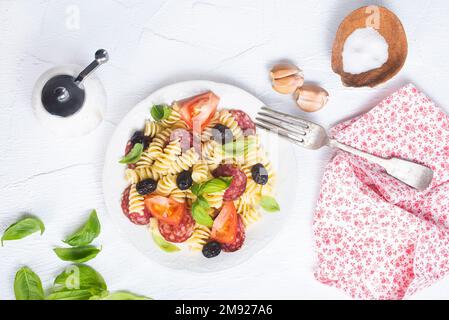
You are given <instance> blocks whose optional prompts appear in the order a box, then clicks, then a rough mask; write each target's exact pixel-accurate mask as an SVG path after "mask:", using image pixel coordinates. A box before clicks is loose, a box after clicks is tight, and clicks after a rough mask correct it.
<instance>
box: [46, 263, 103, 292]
mask: <svg viewBox="0 0 449 320" xmlns="http://www.w3.org/2000/svg"><path fill="white" fill-rule="evenodd" d="M107 288H108V287H107V285H106V282H105V281H104V279H103V277H102V276H101V274H99V273H98V272H97V271H95V270H94V269H92V268H91V267H89V266H86V265H84V264H76V265H71V266H69V267H67V268H66V269H65V270H64V271H63V272H62V273H61V274H60V275H58V276H57V277H56V279H55V281H54V284H53V291H55V292H58V291H67V290H88V289H90V290H91V291H92V292H94V293H95V294H100V293H101V292H103V291H104V290H107Z"/></svg>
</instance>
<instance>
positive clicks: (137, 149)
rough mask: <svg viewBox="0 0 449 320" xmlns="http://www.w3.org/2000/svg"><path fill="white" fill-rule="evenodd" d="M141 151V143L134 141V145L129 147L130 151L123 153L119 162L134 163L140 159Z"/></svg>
mask: <svg viewBox="0 0 449 320" xmlns="http://www.w3.org/2000/svg"><path fill="white" fill-rule="evenodd" d="M142 152H143V144H142V143H136V144H135V145H134V147H133V148H132V149H131V151H130V152H128V154H127V155H125V156H124V157H123V158H122V159H121V160H120V161H119V162H120V163H122V164H130V163H136V162H137V161H139V160H140V157H141V156H142Z"/></svg>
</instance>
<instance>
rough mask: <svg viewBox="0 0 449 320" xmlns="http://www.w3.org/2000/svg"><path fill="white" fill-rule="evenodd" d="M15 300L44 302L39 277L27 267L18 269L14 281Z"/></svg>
mask: <svg viewBox="0 0 449 320" xmlns="http://www.w3.org/2000/svg"><path fill="white" fill-rule="evenodd" d="M14 294H15V295H16V300H44V289H43V288H42V282H41V279H40V278H39V276H38V275H37V274H36V273H34V272H33V270H31V269H30V268H28V267H23V268H21V269H19V271H17V273H16V278H15V279H14Z"/></svg>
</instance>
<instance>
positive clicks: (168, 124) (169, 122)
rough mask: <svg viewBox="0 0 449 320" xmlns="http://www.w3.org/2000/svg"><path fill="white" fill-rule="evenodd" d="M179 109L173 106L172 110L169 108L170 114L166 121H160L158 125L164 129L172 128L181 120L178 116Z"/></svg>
mask: <svg viewBox="0 0 449 320" xmlns="http://www.w3.org/2000/svg"><path fill="white" fill-rule="evenodd" d="M178 111H179V109H178V106H177V105H176V104H175V105H174V106H173V107H172V108H171V113H170V115H169V116H168V118H167V119H164V120H161V121H160V123H161V124H162V125H163V126H164V127H171V126H173V125H174V124H175V123H179V122H180V120H181V115H180V114H179V112H178Z"/></svg>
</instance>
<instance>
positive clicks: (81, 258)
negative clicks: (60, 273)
mask: <svg viewBox="0 0 449 320" xmlns="http://www.w3.org/2000/svg"><path fill="white" fill-rule="evenodd" d="M53 251H54V252H55V253H56V255H57V256H58V257H59V259H61V260H63V261H72V262H78V263H82V262H86V261H89V260H91V259H93V258H95V257H96V256H97V254H99V253H100V251H101V249H98V248H95V247H94V246H82V247H75V248H55V249H53Z"/></svg>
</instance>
